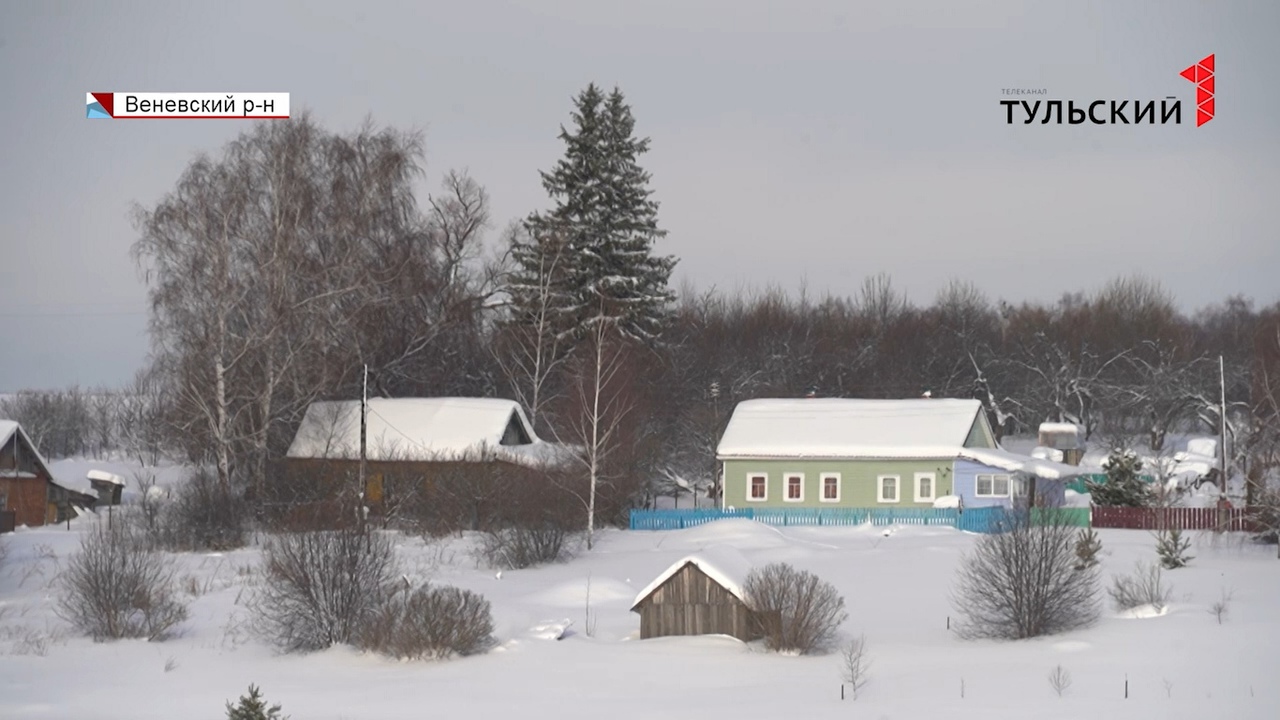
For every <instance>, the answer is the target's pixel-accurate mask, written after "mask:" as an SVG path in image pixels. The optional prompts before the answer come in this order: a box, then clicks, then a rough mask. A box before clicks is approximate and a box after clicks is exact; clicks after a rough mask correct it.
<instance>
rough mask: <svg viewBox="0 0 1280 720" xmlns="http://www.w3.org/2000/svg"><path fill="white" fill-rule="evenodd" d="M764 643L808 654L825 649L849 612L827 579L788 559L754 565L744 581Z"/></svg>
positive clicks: (773, 647)
mask: <svg viewBox="0 0 1280 720" xmlns="http://www.w3.org/2000/svg"><path fill="white" fill-rule="evenodd" d="M742 589H743V593H744V594H745V595H746V601H747V605H748V606H750V607H751V609H752V610H753V611H754V613H755V616H756V618H757V622H758V623H759V624H760V630H761V631H762V633H763V635H764V641H765V645H766V647H768V648H769V649H770V650H774V651H777V652H785V653H798V654H801V655H808V654H811V653H813V652H817V651H821V650H824V649H826V647H827V646H828V645H830V644H831V642H832V641H833V640H834V638H835V632H836V630H837V629H838V628H839V627H840V623H842V622H844V621H845V619H846V618H848V617H849V614H848V613H846V612H845V610H844V598H843V597H841V596H840V593H839V592H838V591H837V590H836V588H835V586H834V585H832V584H831V583H829V582H826V581H823V580H821V579H819V578H818V577H817V576H816V575H814V574H813V573H810V572H807V571H805V570H797V569H796V568H794V567H792V566H791V565H789V564H787V563H771V564H769V565H765V566H764V567H762V568H756V569H754V570H752V571H751V573H750V574H749V575H747V579H746V582H745V583H743V588H742Z"/></svg>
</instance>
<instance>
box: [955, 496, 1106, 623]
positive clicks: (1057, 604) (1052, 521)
mask: <svg viewBox="0 0 1280 720" xmlns="http://www.w3.org/2000/svg"><path fill="white" fill-rule="evenodd" d="M999 529H1000V530H1001V532H998V533H994V534H991V535H984V536H982V538H980V539H979V540H978V542H977V545H976V546H975V547H974V549H973V550H972V552H971V553H970V554H969V555H968V556H967V557H966V558H965V559H964V561H963V564H962V565H961V567H960V570H959V573H958V581H957V585H956V588H955V590H954V592H953V595H952V603H953V604H954V606H955V608H956V610H957V611H958V612H959V613H960V615H961V623H960V626H959V628H958V631H959V634H960V636H961V637H964V638H970V639H972V638H1003V639H1011V640H1020V639H1024V638H1032V637H1037V636H1040V635H1052V634H1055V633H1060V632H1065V631H1068V630H1074V629H1076V628H1080V627H1085V626H1088V625H1090V624H1092V623H1093V622H1094V621H1095V620H1096V619H1097V617H1098V575H1097V568H1096V567H1083V568H1081V567H1078V566H1077V560H1076V554H1075V538H1076V528H1075V527H1074V526H1073V525H1071V524H1070V519H1069V518H1068V517H1067V516H1066V514H1065V513H1057V512H1053V511H1051V510H1048V509H1041V510H1040V511H1039V512H1038V513H1037V514H1036V515H1035V519H1034V521H1033V519H1032V515H1031V513H1029V512H1027V511H1025V510H1024V511H1021V512H1010V513H1007V514H1006V519H1005V521H1004V522H1003V523H1002V526H1001V527H1000V528H999Z"/></svg>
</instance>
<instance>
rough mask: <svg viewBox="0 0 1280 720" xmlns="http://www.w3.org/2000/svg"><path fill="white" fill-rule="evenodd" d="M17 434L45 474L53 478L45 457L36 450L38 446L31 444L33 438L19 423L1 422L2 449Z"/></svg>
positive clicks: (0, 442)
mask: <svg viewBox="0 0 1280 720" xmlns="http://www.w3.org/2000/svg"><path fill="white" fill-rule="evenodd" d="M15 433H16V434H17V435H19V436H21V437H22V440H23V443H24V444H25V445H26V447H27V449H28V450H29V451H30V452H31V454H32V456H33V457H35V459H36V462H37V463H39V464H40V467H42V468H44V471H45V474H46V475H49V476H50V477H53V475H52V473H50V472H49V463H48V462H46V461H45V459H44V456H43V455H41V454H40V451H39V450H37V449H36V444H35V443H33V442H31V438H30V437H29V436H28V435H27V431H26V430H23V429H22V426H21V425H19V424H18V423H17V421H15V420H0V448H3V447H4V446H5V445H8V444H9V440H10V439H12V438H13V436H14V434H15Z"/></svg>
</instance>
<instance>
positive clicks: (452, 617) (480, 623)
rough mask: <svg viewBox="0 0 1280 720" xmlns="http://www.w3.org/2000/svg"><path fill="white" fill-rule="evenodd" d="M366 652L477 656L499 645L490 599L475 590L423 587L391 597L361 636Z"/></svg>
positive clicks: (399, 655) (398, 655)
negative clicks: (495, 635) (494, 634)
mask: <svg viewBox="0 0 1280 720" xmlns="http://www.w3.org/2000/svg"><path fill="white" fill-rule="evenodd" d="M359 642H360V646H361V647H362V648H365V649H368V650H373V651H376V652H380V653H382V654H384V655H390V656H391V657H395V658H400V659H406V660H418V659H422V658H447V657H450V656H452V655H474V654H476V653H480V652H484V651H485V650H487V649H489V647H490V646H491V645H492V642H493V615H492V612H491V611H490V607H489V601H488V600H485V599H484V597H483V596H481V595H480V594H478V593H474V592H471V591H470V590H462V589H459V588H456V587H448V586H442V587H431V586H429V585H423V586H422V587H420V588H418V589H417V590H415V591H413V592H407V591H403V592H397V593H394V594H393V595H392V596H390V597H389V598H387V600H386V601H385V602H384V603H383V604H382V605H381V606H380V607H379V608H378V610H377V612H376V613H374V614H373V615H372V616H371V617H370V619H369V621H368V622H367V623H366V625H365V627H364V628H363V630H362V632H361V634H360V639H359Z"/></svg>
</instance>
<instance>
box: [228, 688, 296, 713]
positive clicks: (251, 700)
mask: <svg viewBox="0 0 1280 720" xmlns="http://www.w3.org/2000/svg"><path fill="white" fill-rule="evenodd" d="M227 720H289V717H288V716H287V715H281V714H280V705H279V704H276V705H272V706H270V707H267V701H266V700H263V699H262V692H261V691H260V690H258V687H257V686H256V685H250V686H249V694H248V695H241V696H240V702H239V703H237V704H235V705H232V704H231V703H227Z"/></svg>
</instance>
